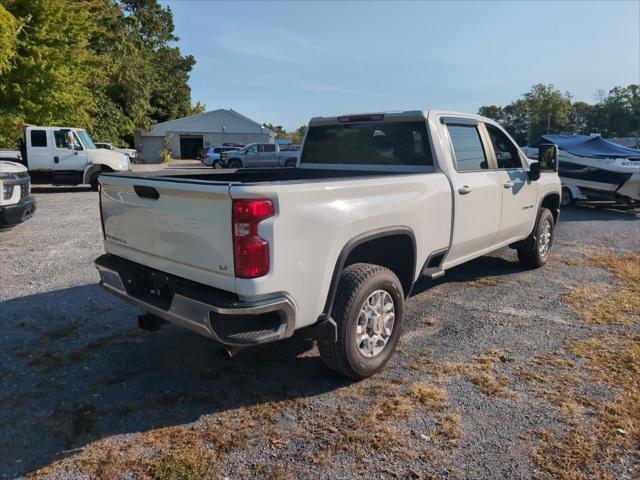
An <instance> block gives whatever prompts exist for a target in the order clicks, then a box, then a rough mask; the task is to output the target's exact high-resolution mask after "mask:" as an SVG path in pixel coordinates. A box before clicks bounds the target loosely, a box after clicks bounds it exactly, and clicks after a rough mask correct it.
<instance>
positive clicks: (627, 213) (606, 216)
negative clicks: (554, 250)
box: [560, 206, 640, 225]
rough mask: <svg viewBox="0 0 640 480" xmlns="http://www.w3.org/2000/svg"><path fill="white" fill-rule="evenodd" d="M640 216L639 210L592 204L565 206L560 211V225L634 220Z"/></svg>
mask: <svg viewBox="0 0 640 480" xmlns="http://www.w3.org/2000/svg"><path fill="white" fill-rule="evenodd" d="M639 218H640V212H638V210H621V209H614V208H602V207H591V206H576V207H569V208H563V209H562V210H561V211H560V225H562V224H563V223H570V222H589V221H599V222H602V221H611V220H616V221H634V220H638V219H639Z"/></svg>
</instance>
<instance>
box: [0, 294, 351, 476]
mask: <svg viewBox="0 0 640 480" xmlns="http://www.w3.org/2000/svg"><path fill="white" fill-rule="evenodd" d="M137 313H138V311H137V310H136V309H134V308H132V307H131V306H129V305H128V304H126V303H124V302H122V301H120V300H119V299H117V298H115V297H113V296H111V295H109V294H107V293H106V292H103V291H102V290H101V289H100V288H99V287H98V286H95V285H85V286H79V287H74V288H69V289H65V290H58V291H52V292H49V293H43V294H38V295H32V296H27V297H21V298H16V299H12V300H8V301H5V302H2V303H0V318H1V319H2V325H3V333H2V336H1V337H0V364H1V365H2V369H1V370H0V384H1V385H3V387H2V389H0V452H1V453H0V478H6V477H9V478H13V477H15V476H19V475H22V474H25V473H27V472H29V471H31V470H33V469H35V468H38V467H41V466H43V465H46V464H48V463H50V462H52V461H54V460H56V459H57V458H60V456H63V455H66V454H69V453H70V451H73V449H75V448H78V447H82V446H83V445H86V444H87V443H89V442H91V441H94V440H97V439H100V438H103V437H106V436H110V435H114V434H126V433H131V432H139V431H145V430H149V429H152V428H157V427H163V426H170V425H178V424H184V423H189V422H193V421H195V420H197V419H198V417H200V416H201V415H206V414H211V413H215V412H221V411H226V410H230V409H236V408H241V407H244V406H247V405H256V404H262V403H265V402H280V401H283V400H290V399H296V398H304V397H310V396H314V395H318V394H320V393H323V392H327V391H330V390H334V389H336V388H339V387H342V386H345V385H347V382H346V381H345V380H344V379H343V378H342V377H339V376H338V375H336V374H334V373H332V372H331V371H330V370H328V369H327V368H325V367H324V366H323V365H322V364H321V361H320V359H319V357H318V355H317V354H316V353H315V352H311V353H310V351H311V350H312V349H313V343H312V342H311V341H308V340H305V339H303V338H297V337H293V338H291V339H288V340H285V341H283V342H279V343H277V344H271V345H264V346H259V347H254V348H250V349H246V350H244V351H243V352H241V353H240V354H239V355H238V356H237V357H235V358H234V359H233V360H229V359H227V358H226V357H224V356H223V355H222V353H221V348H220V347H219V345H217V344H216V343H214V342H213V341H211V340H208V339H206V338H204V337H200V336H199V335H197V334H194V333H191V332H188V331H186V330H183V329H179V328H177V327H173V326H171V325H166V326H164V327H163V328H162V329H161V330H160V331H159V332H155V333H150V332H145V331H142V330H139V329H138V328H137V324H136V319H137V317H136V315H137ZM283 408H284V407H283Z"/></svg>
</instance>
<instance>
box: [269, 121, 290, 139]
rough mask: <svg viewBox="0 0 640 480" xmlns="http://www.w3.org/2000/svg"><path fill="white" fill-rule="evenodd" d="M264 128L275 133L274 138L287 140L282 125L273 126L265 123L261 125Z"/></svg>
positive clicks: (287, 135)
mask: <svg viewBox="0 0 640 480" xmlns="http://www.w3.org/2000/svg"><path fill="white" fill-rule="evenodd" d="M263 126H264V127H265V128H268V129H269V130H271V131H273V132H275V134H276V138H289V134H288V133H287V131H286V130H285V129H284V128H282V125H274V124H273V123H265V124H264V125H263Z"/></svg>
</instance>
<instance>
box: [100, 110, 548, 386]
mask: <svg viewBox="0 0 640 480" xmlns="http://www.w3.org/2000/svg"><path fill="white" fill-rule="evenodd" d="M543 148H547V147H543ZM548 151H549V152H550V154H545V158H547V161H546V163H545V166H546V167H547V170H546V171H542V172H541V168H540V164H539V163H537V162H534V161H531V160H529V159H528V158H527V157H526V156H525V155H524V154H523V153H522V152H521V151H520V149H519V148H518V146H517V145H516V144H515V143H514V142H513V140H512V139H511V138H510V137H509V135H508V134H507V133H506V132H505V131H504V130H503V129H502V128H501V127H500V126H499V125H498V124H496V123H495V122H493V121H491V120H489V119H487V118H482V117H478V116H476V115H465V114H458V113H451V112H442V111H406V112H395V113H384V114H365V115H347V116H341V117H330V118H314V119H312V120H311V122H310V123H309V129H308V133H307V135H306V138H305V141H304V144H303V147H302V156H301V159H300V162H299V165H298V167H299V168H274V169H244V170H237V171H233V172H231V171H229V170H210V169H209V170H202V171H190V172H185V171H179V170H176V171H168V170H165V171H161V172H149V173H137V174H134V173H126V174H116V173H106V174H102V175H101V176H100V182H101V184H102V188H101V193H100V200H101V215H102V216H101V218H102V225H103V231H104V244H105V249H106V254H105V255H102V256H100V257H99V258H98V259H96V262H95V265H96V267H97V269H98V270H99V273H100V276H101V280H100V283H101V285H102V286H103V287H104V288H105V289H107V290H108V291H110V292H112V293H114V294H116V295H118V296H120V297H122V298H124V299H126V300H128V301H130V302H132V303H133V304H135V305H138V306H139V307H141V308H142V309H143V310H145V311H147V312H149V313H148V314H145V315H142V316H141V317H140V318H139V324H140V326H141V327H142V328H148V329H155V328H158V327H159V325H160V323H162V321H169V322H172V323H174V324H177V325H181V326H183V327H186V328H189V329H191V330H194V331H196V332H198V333H200V334H202V335H205V336H207V337H210V338H212V339H215V340H218V341H220V342H221V343H222V344H224V345H227V346H229V347H233V348H234V349H236V348H240V347H244V346H247V345H255V344H259V343H265V342H271V341H274V340H279V339H282V338H286V337H289V336H291V335H292V334H293V333H294V331H296V330H299V329H302V328H304V327H309V328H305V334H306V335H309V336H310V337H314V338H317V339H318V345H319V350H320V354H321V356H322V359H323V360H324V362H325V363H326V364H327V365H328V366H330V367H331V368H333V369H335V370H337V371H338V372H340V373H342V374H344V375H347V376H350V377H353V378H363V377H367V376H369V375H372V374H373V373H375V372H377V371H378V370H380V369H381V368H382V367H383V366H384V364H385V363H386V362H387V360H388V359H389V357H390V356H391V355H392V353H393V351H394V349H395V347H396V344H397V342H398V338H399V335H400V332H401V329H402V323H403V310H404V303H405V300H406V299H407V298H409V296H410V295H411V291H412V288H413V286H414V284H415V283H416V282H417V281H418V280H419V279H420V278H421V277H423V276H427V277H431V278H435V277H439V276H441V275H443V274H444V273H445V270H447V269H449V268H452V267H454V266H456V265H459V264H461V263H463V262H467V261H469V260H471V259H473V258H476V257H479V256H481V255H484V254H487V253H489V252H491V251H493V250H496V249H499V248H501V247H504V246H507V245H509V246H511V247H512V248H515V249H517V251H518V256H519V259H520V261H521V263H522V264H523V265H524V266H526V267H539V266H541V265H543V264H544V263H545V262H546V261H547V259H548V258H549V253H550V248H551V245H552V243H553V238H554V237H553V235H554V227H555V225H556V223H557V221H558V216H559V204H560V181H559V179H558V175H557V173H556V171H555V162H553V158H552V157H554V155H555V154H556V152H557V149H556V148H555V146H554V145H549V146H548ZM498 158H499V159H500V165H501V167H500V168H499V167H498V163H497V159H498ZM488 273H489V272H488Z"/></svg>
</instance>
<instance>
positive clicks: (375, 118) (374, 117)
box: [338, 113, 384, 123]
mask: <svg viewBox="0 0 640 480" xmlns="http://www.w3.org/2000/svg"><path fill="white" fill-rule="evenodd" d="M382 120H384V113H372V114H369V115H345V116H343V117H338V121H339V122H340V123H348V122H380V121H382Z"/></svg>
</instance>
